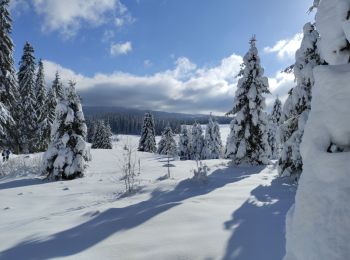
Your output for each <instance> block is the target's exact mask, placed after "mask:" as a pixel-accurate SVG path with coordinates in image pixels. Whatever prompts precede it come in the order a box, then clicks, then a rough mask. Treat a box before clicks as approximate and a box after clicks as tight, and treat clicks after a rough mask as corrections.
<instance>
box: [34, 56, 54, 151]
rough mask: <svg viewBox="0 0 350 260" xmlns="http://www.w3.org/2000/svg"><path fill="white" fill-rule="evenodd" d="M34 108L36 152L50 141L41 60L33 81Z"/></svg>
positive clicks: (44, 148) (42, 149)
mask: <svg viewBox="0 0 350 260" xmlns="http://www.w3.org/2000/svg"><path fill="white" fill-rule="evenodd" d="M35 101H36V102H35V110H36V116H37V118H36V119H37V133H36V135H37V136H38V139H37V144H36V145H35V148H36V149H35V150H36V151H38V152H41V151H45V150H46V149H47V147H48V145H49V142H50V129H51V124H50V122H49V118H48V117H49V115H48V109H47V107H46V106H47V102H48V99H47V90H46V86H45V75H44V64H43V62H42V61H41V60H39V63H38V71H37V75H36V81H35Z"/></svg>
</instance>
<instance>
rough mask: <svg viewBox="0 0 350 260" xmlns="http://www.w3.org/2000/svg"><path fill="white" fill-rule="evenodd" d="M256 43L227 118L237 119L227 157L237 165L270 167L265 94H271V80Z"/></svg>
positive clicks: (247, 57) (253, 41) (227, 149)
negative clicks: (267, 76) (264, 165)
mask: <svg viewBox="0 0 350 260" xmlns="http://www.w3.org/2000/svg"><path fill="white" fill-rule="evenodd" d="M255 44H256V39H255V37H253V38H252V39H251V40H250V49H249V51H248V53H247V54H246V55H245V56H244V63H243V67H242V70H241V72H240V74H239V75H240V76H242V78H240V79H239V81H238V86H237V91H236V94H235V99H234V104H233V109H232V110H231V111H230V112H228V113H227V114H228V115H229V114H232V115H235V118H234V119H233V122H232V124H231V134H230V136H229V138H228V140H227V145H226V157H228V158H231V159H232V160H233V163H234V164H241V163H248V164H252V165H259V164H267V163H268V158H269V156H270V147H269V144H268V141H267V116H266V113H265V112H264V108H265V98H264V96H263V95H264V94H268V93H270V92H269V84H268V79H267V78H266V77H264V75H263V74H264V70H263V68H262V67H261V66H260V58H259V55H258V49H257V48H256V45H255Z"/></svg>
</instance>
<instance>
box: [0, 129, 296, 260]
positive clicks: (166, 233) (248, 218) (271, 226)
mask: <svg viewBox="0 0 350 260" xmlns="http://www.w3.org/2000/svg"><path fill="white" fill-rule="evenodd" d="M228 129H229V128H228V126H222V127H221V130H222V139H223V141H224V143H225V140H226V136H227V133H228ZM119 137H120V141H119V142H117V143H115V144H114V145H115V147H114V149H113V150H92V156H93V160H92V161H91V162H90V163H89V170H88V173H87V174H86V176H85V177H84V178H81V179H76V180H73V181H59V182H47V181H43V180H41V179H40V177H38V176H37V175H35V174H33V173H31V172H28V173H27V174H22V175H21V176H16V175H13V176H7V177H5V178H3V179H0V198H1V199H0V216H1V217H0V220H1V221H0V241H1V243H0V259H6V260H7V259H16V260H18V259H26V260H31V259H84V260H86V259H118V260H119V259H152V260H153V259H262V260H263V259H266V260H274V259H276V260H277V259H282V257H283V256H284V254H285V234H284V233H285V231H284V230H285V224H284V223H285V215H286V212H287V211H288V209H289V208H290V207H291V205H292V204H293V202H294V195H295V188H294V187H293V186H290V185H286V184H283V182H282V181H281V180H279V179H275V177H276V175H277V171H276V169H275V165H273V164H271V165H269V166H266V167H262V166H261V167H238V168H237V167H231V166H228V162H229V161H228V160H210V161H205V163H206V164H207V165H208V166H209V168H210V171H209V178H208V183H206V184H200V183H196V182H194V181H192V180H191V179H190V178H191V177H192V175H193V173H192V170H193V169H194V168H195V167H196V164H195V162H193V161H173V162H172V164H173V167H172V168H171V178H170V179H165V178H163V177H164V176H165V175H166V173H167V169H166V168H165V167H164V164H165V163H166V160H165V159H164V158H162V157H160V156H157V155H152V154H148V153H137V156H138V157H139V158H140V161H141V174H140V175H139V176H138V177H137V185H138V187H139V188H138V190H137V192H136V193H135V194H133V195H129V196H123V192H124V183H123V181H122V180H120V178H121V176H122V172H121V161H122V158H121V157H122V156H121V154H122V150H123V144H124V143H125V142H126V141H127V140H128V141H129V142H130V143H131V144H133V145H134V146H136V145H137V142H138V137H137V136H119ZM37 156H39V155H37ZM32 157H35V156H32ZM12 160H19V158H13V159H12ZM25 160H32V163H33V162H34V163H35V162H36V163H37V162H38V161H39V160H35V159H33V158H22V161H25Z"/></svg>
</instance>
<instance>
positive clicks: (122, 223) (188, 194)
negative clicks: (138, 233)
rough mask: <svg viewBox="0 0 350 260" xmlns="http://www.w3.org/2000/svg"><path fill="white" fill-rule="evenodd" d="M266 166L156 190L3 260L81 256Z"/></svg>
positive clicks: (3, 255)
mask: <svg viewBox="0 0 350 260" xmlns="http://www.w3.org/2000/svg"><path fill="white" fill-rule="evenodd" d="M262 169H263V167H254V168H252V167H250V168H247V167H239V168H225V169H219V170H216V171H214V172H213V173H212V174H211V175H209V176H208V184H207V185H198V184H196V183H194V182H193V181H191V180H190V179H188V180H184V181H181V182H180V183H179V184H178V185H177V186H176V187H175V188H174V189H173V190H171V191H161V190H155V191H153V192H152V194H151V198H150V199H148V200H146V201H142V202H140V203H137V204H134V205H130V206H127V207H124V208H111V209H108V210H106V211H104V212H102V213H99V214H98V215H97V216H95V217H94V218H93V219H91V220H89V221H87V222H85V223H82V224H80V225H78V226H75V227H73V228H70V229H67V230H64V231H61V232H58V233H56V234H52V235H50V236H48V237H44V238H38V239H31V240H27V241H24V242H21V243H19V244H17V245H15V246H14V247H12V248H9V249H7V250H5V251H3V252H0V259H7V260H10V259H26V260H33V259H48V258H55V257H64V256H71V255H74V254H77V253H80V252H82V251H84V250H86V249H88V248H90V247H92V246H94V245H96V244H97V243H99V242H101V241H102V240H104V239H106V238H107V237H109V236H111V235H113V234H114V235H115V234H116V233H118V232H122V231H127V230H131V229H133V228H136V227H138V226H139V225H142V224H143V223H145V222H147V221H148V220H150V219H152V218H154V217H156V216H158V215H160V214H161V213H164V212H166V211H167V210H170V209H172V208H174V207H176V206H178V205H181V204H182V202H183V201H185V200H186V199H190V198H193V197H196V196H201V195H205V194H208V193H210V192H212V191H214V190H216V189H218V188H221V187H224V186H225V185H227V184H230V183H234V182H238V181H240V180H242V179H245V178H247V177H249V176H250V175H252V174H256V173H259V172H260V171H261V170H262Z"/></svg>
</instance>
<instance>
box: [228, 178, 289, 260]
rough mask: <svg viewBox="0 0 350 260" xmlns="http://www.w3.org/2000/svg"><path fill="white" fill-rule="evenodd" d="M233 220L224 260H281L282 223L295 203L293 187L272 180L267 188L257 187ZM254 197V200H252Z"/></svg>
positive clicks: (283, 243) (282, 246)
mask: <svg viewBox="0 0 350 260" xmlns="http://www.w3.org/2000/svg"><path fill="white" fill-rule="evenodd" d="M251 196H252V197H253V198H251V199H248V200H247V201H246V202H245V203H244V204H243V205H242V206H241V207H240V208H239V209H238V210H236V211H235V212H234V213H233V215H232V219H231V220H229V221H227V222H225V223H224V226H225V228H226V229H229V230H230V229H232V232H233V233H232V236H231V237H230V239H229V241H228V243H227V246H226V253H225V256H224V258H223V259H224V260H231V259H239V260H248V259H249V260H250V259H261V260H281V259H282V258H283V256H284V255H285V243H286V241H285V219H286V214H287V211H288V210H289V208H290V207H291V206H292V205H293V203H294V197H295V187H294V186H292V185H288V184H285V183H284V181H283V180H281V179H275V180H273V181H272V183H271V185H270V186H262V185H260V186H258V187H257V188H255V189H254V190H253V191H252V192H251ZM254 197H255V198H254Z"/></svg>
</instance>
